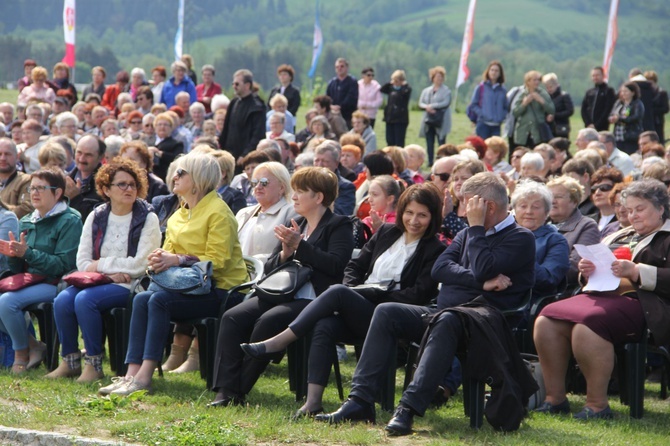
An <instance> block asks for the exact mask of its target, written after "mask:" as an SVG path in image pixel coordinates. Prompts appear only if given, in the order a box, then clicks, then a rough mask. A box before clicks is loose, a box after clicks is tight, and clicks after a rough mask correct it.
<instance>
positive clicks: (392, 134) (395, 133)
mask: <svg viewBox="0 0 670 446" xmlns="http://www.w3.org/2000/svg"><path fill="white" fill-rule="evenodd" d="M407 125H408V124H389V123H388V122H387V123H386V144H388V145H389V146H398V147H405V135H406V134H407Z"/></svg>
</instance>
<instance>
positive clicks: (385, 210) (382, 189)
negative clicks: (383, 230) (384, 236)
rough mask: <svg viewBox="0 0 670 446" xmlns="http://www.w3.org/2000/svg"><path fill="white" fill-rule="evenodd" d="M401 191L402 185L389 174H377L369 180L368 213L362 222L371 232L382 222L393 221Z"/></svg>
mask: <svg viewBox="0 0 670 446" xmlns="http://www.w3.org/2000/svg"><path fill="white" fill-rule="evenodd" d="M401 193H402V186H400V183H398V182H397V181H396V180H395V178H393V177H392V176H391V175H379V176H376V177H374V179H373V180H372V181H371V182H370V189H368V203H369V204H370V215H369V216H367V217H365V218H364V219H363V223H365V224H366V225H368V226H369V227H370V229H372V233H373V234H374V233H375V232H377V229H379V227H380V226H381V225H383V224H384V223H395V208H396V205H397V204H398V198H400V194H401Z"/></svg>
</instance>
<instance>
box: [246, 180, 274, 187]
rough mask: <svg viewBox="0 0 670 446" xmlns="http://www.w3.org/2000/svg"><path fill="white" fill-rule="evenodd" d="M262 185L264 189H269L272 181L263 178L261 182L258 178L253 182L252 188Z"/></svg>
mask: <svg viewBox="0 0 670 446" xmlns="http://www.w3.org/2000/svg"><path fill="white" fill-rule="evenodd" d="M259 184H260V185H261V186H263V187H268V184H270V181H269V180H268V179H267V178H261V179H260V180H259V179H257V178H254V179H253V180H251V187H253V188H256V187H258V185H259Z"/></svg>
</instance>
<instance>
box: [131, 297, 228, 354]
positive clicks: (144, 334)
mask: <svg viewBox="0 0 670 446" xmlns="http://www.w3.org/2000/svg"><path fill="white" fill-rule="evenodd" d="M227 293H228V292H227V291H226V290H221V289H215V290H213V291H212V292H211V293H209V294H207V295H204V296H194V295H188V294H179V293H173V292H170V291H144V292H142V293H139V294H138V295H137V296H135V298H134V299H133V313H132V316H131V318H130V341H129V343H128V354H127V355H126V364H142V361H144V360H147V361H159V362H160V361H161V359H162V358H163V350H164V349H165V343H166V341H167V337H168V335H169V333H170V321H171V320H174V321H180V320H188V319H193V318H198V317H207V316H213V317H216V316H218V314H219V307H220V304H221V299H223V298H225V296H226V294H227Z"/></svg>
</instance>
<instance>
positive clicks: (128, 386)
mask: <svg viewBox="0 0 670 446" xmlns="http://www.w3.org/2000/svg"><path fill="white" fill-rule="evenodd" d="M140 390H146V391H147V393H149V394H150V393H152V389H151V383H149V384H140V383H138V382H137V381H135V377H131V378H130V379H127V380H126V382H125V383H124V384H123V385H122V386H120V387H117V388H116V389H114V390H112V392H111V393H112V394H114V395H121V396H128V395H132V394H133V393H135V392H139V391H140Z"/></svg>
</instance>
